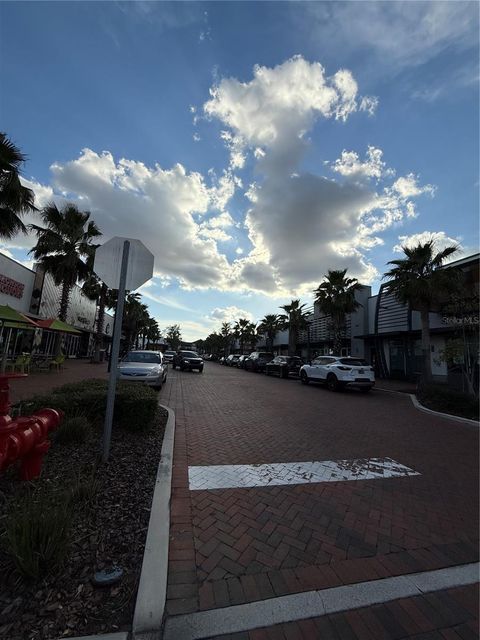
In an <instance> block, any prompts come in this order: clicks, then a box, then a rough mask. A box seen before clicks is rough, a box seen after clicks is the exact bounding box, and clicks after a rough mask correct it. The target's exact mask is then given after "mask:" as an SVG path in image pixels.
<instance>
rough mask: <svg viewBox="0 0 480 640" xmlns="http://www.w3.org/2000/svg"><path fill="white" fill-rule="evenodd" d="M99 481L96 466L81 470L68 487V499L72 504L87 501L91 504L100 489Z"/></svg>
mask: <svg viewBox="0 0 480 640" xmlns="http://www.w3.org/2000/svg"><path fill="white" fill-rule="evenodd" d="M98 486H99V481H98V476H97V469H96V467H95V466H94V467H92V468H91V469H90V470H86V471H79V472H78V473H76V474H75V477H74V479H73V481H72V484H71V485H70V486H69V487H68V489H67V493H66V499H67V500H68V502H69V503H70V504H74V505H75V504H77V503H86V504H87V505H91V504H92V502H93V500H94V499H95V496H96V494H97V491H98Z"/></svg>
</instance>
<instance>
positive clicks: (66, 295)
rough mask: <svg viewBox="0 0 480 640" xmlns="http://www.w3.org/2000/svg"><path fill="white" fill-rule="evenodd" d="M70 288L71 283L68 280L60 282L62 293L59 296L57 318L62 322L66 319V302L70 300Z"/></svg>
mask: <svg viewBox="0 0 480 640" xmlns="http://www.w3.org/2000/svg"><path fill="white" fill-rule="evenodd" d="M71 290H72V285H71V284H70V282H68V281H65V282H64V283H63V284H62V295H61V296H60V311H59V313H58V318H59V320H62V321H63V322H66V321H67V313H68V304H69V302H70V291H71Z"/></svg>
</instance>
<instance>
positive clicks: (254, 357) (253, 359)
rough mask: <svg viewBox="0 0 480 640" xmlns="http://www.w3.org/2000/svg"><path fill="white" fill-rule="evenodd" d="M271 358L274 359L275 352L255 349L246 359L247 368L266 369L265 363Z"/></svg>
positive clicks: (253, 369) (252, 369)
mask: <svg viewBox="0 0 480 640" xmlns="http://www.w3.org/2000/svg"><path fill="white" fill-rule="evenodd" d="M270 360H273V353H267V352H266V351H254V352H253V353H251V354H250V355H249V356H248V358H247V359H246V360H245V369H246V370H247V371H265V365H266V364H267V362H270Z"/></svg>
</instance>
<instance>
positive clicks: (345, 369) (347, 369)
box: [337, 365, 352, 371]
mask: <svg viewBox="0 0 480 640" xmlns="http://www.w3.org/2000/svg"><path fill="white" fill-rule="evenodd" d="M337 368H338V369H340V371H351V370H352V367H342V366H341V365H339V366H338V367H337Z"/></svg>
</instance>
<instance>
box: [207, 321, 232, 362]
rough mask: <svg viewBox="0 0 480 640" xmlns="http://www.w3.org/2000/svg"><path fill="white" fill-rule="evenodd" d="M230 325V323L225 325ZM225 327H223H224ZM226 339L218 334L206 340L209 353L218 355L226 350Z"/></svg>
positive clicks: (212, 334) (213, 334)
mask: <svg viewBox="0 0 480 640" xmlns="http://www.w3.org/2000/svg"><path fill="white" fill-rule="evenodd" d="M224 324H228V323H224ZM222 326H223V325H222ZM224 346H225V342H224V337H223V336H221V335H220V334H218V333H215V332H214V333H211V334H210V335H209V336H207V337H206V338H205V349H206V352H207V353H212V354H214V355H218V354H219V353H220V352H221V350H222V349H224Z"/></svg>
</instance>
